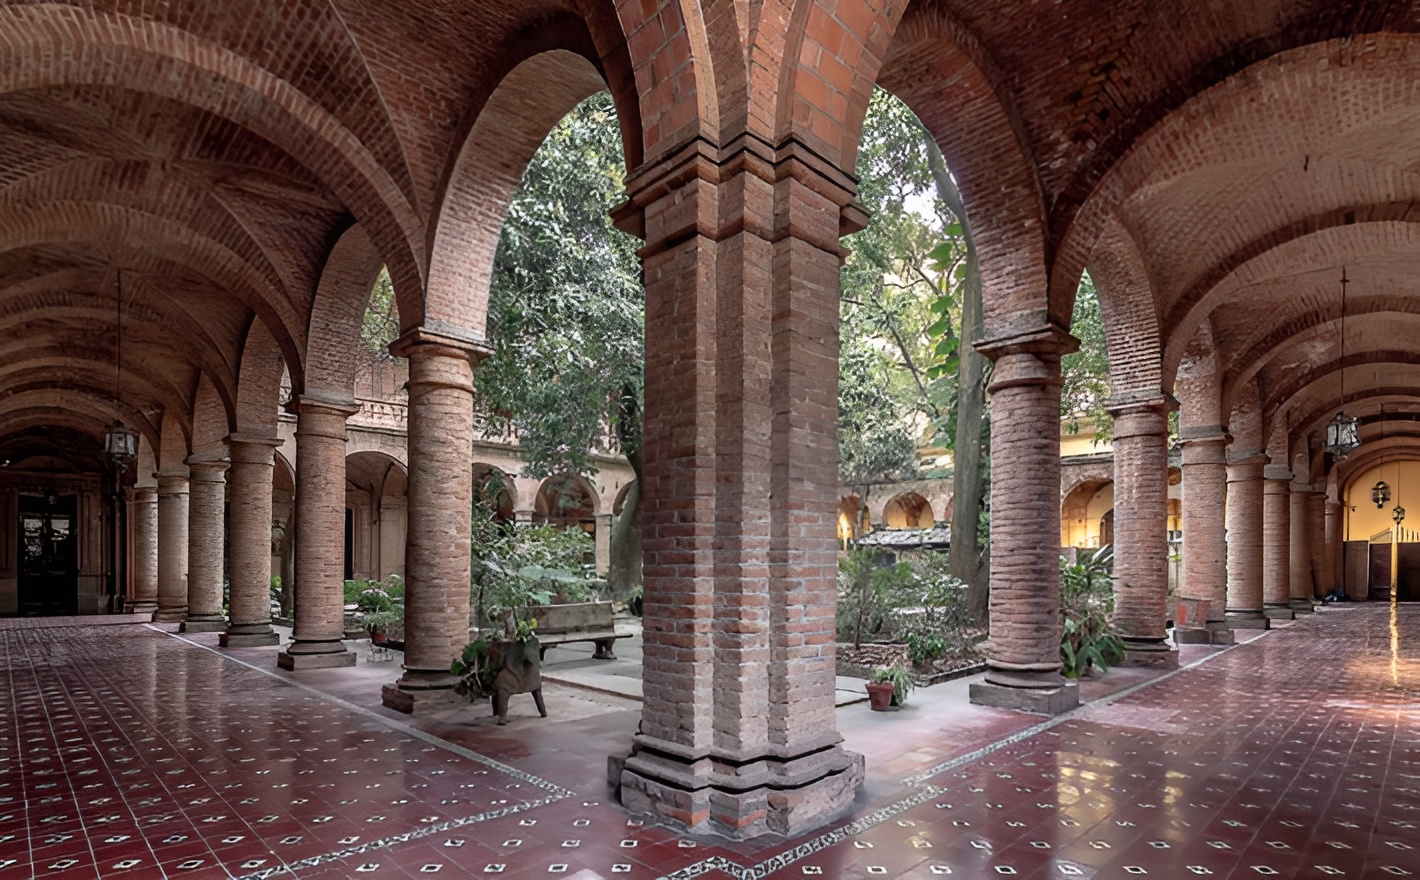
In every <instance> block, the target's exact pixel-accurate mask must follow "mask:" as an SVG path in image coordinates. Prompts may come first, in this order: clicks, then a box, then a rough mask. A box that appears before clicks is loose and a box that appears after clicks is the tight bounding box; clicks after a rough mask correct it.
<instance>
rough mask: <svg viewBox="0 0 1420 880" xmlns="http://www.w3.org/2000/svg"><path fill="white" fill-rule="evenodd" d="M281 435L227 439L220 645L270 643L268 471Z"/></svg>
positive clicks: (274, 637) (273, 634)
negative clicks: (225, 614) (225, 590)
mask: <svg viewBox="0 0 1420 880" xmlns="http://www.w3.org/2000/svg"><path fill="white" fill-rule="evenodd" d="M280 445H281V441H279V440H275V439H267V438H261V437H238V436H235V435H233V436H232V437H229V438H228V439H227V448H228V450H229V451H230V454H231V457H232V468H231V473H230V476H229V477H228V478H227V497H228V505H227V506H228V522H227V533H228V539H229V540H230V542H231V543H230V546H229V547H228V549H227V560H228V570H229V573H230V578H229V581H230V584H231V587H230V591H229V592H230V595H229V596H228V603H227V604H228V606H229V609H230V612H229V619H228V623H227V631H226V632H225V633H223V634H222V638H221V644H222V647H224V648H249V647H254V646H261V645H275V644H277V643H278V642H280V640H281V639H280V637H279V636H277V635H276V632H275V631H274V630H272V629H271V471H272V454H273V453H274V452H275V451H276V447H277V446H280Z"/></svg>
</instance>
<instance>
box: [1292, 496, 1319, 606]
mask: <svg viewBox="0 0 1420 880" xmlns="http://www.w3.org/2000/svg"><path fill="white" fill-rule="evenodd" d="M1291 489H1292V491H1291V494H1290V495H1289V496H1288V502H1289V504H1290V506H1291V515H1290V517H1289V521H1288V523H1287V531H1288V533H1289V535H1290V538H1289V543H1290V544H1291V546H1290V547H1289V548H1288V559H1287V569H1288V581H1287V587H1288V589H1287V593H1288V605H1290V606H1291V609H1292V613H1293V614H1311V613H1312V610H1313V609H1312V556H1311V547H1310V546H1308V545H1309V543H1310V542H1309V540H1308V535H1307V495H1308V494H1309V493H1310V492H1311V489H1312V487H1311V486H1309V485H1307V484H1306V483H1293V484H1292V487H1291Z"/></svg>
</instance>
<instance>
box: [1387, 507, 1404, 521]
mask: <svg viewBox="0 0 1420 880" xmlns="http://www.w3.org/2000/svg"><path fill="white" fill-rule="evenodd" d="M1390 518H1391V519H1393V520H1395V524H1396V525H1400V524H1401V523H1403V522H1405V508H1404V507H1399V506H1397V507H1396V508H1395V512H1394V513H1392V514H1391V515H1390Z"/></svg>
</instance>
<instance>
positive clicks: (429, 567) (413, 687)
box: [297, 331, 482, 712]
mask: <svg viewBox="0 0 1420 880" xmlns="http://www.w3.org/2000/svg"><path fill="white" fill-rule="evenodd" d="M390 351H392V352H395V353H397V354H399V355H401V356H404V357H407V358H409V435H408V438H409V439H408V444H409V495H408V498H409V501H408V505H409V507H408V511H409V512H408V517H409V519H408V522H409V525H408V532H407V535H408V536H407V538H406V543H405V548H406V549H405V557H404V558H405V564H404V569H405V577H404V674H403V675H402V676H400V678H399V680H398V681H396V682H395V683H394V684H392V685H385V687H384V691H383V700H384V704H385V705H386V706H388V707H390V708H392V709H397V710H399V711H401V712H417V711H420V710H421V709H423V708H426V707H427V708H437V707H438V706H440V705H444V704H447V703H448V702H450V701H452V700H453V699H455V698H456V695H455V694H454V692H453V686H454V684H455V682H456V681H457V679H456V677H455V676H454V675H453V673H451V672H449V665H450V664H451V663H452V662H453V661H454V658H455V657H457V656H458V655H459V654H460V653H461V652H462V651H463V646H464V645H465V644H467V642H468V627H469V608H468V606H469V564H470V563H469V529H470V527H471V518H470V517H471V509H472V508H471V505H472V499H473V364H474V363H475V361H476V360H477V359H481V356H482V352H481V350H479V349H477V348H476V347H474V346H472V345H470V344H468V343H463V342H460V341H457V340H449V339H445V338H443V337H438V336H434V335H432V334H426V333H424V332H423V331H415V333H414V334H407V335H406V336H405V337H403V338H401V339H400V340H398V341H397V342H396V343H395V345H392V346H390ZM304 529H305V525H304V524H301V525H300V526H298V528H297V531H298V533H299V534H300V535H301V537H302V540H303V542H304V540H305V531H304Z"/></svg>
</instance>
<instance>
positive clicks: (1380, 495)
mask: <svg viewBox="0 0 1420 880" xmlns="http://www.w3.org/2000/svg"><path fill="white" fill-rule="evenodd" d="M1371 500H1372V501H1374V502H1375V504H1376V510H1380V509H1381V508H1382V507H1385V503H1386V502H1387V501H1389V500H1390V487H1389V486H1387V485H1386V483H1385V480H1377V481H1376V484H1375V485H1374V486H1372V487H1371Z"/></svg>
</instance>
